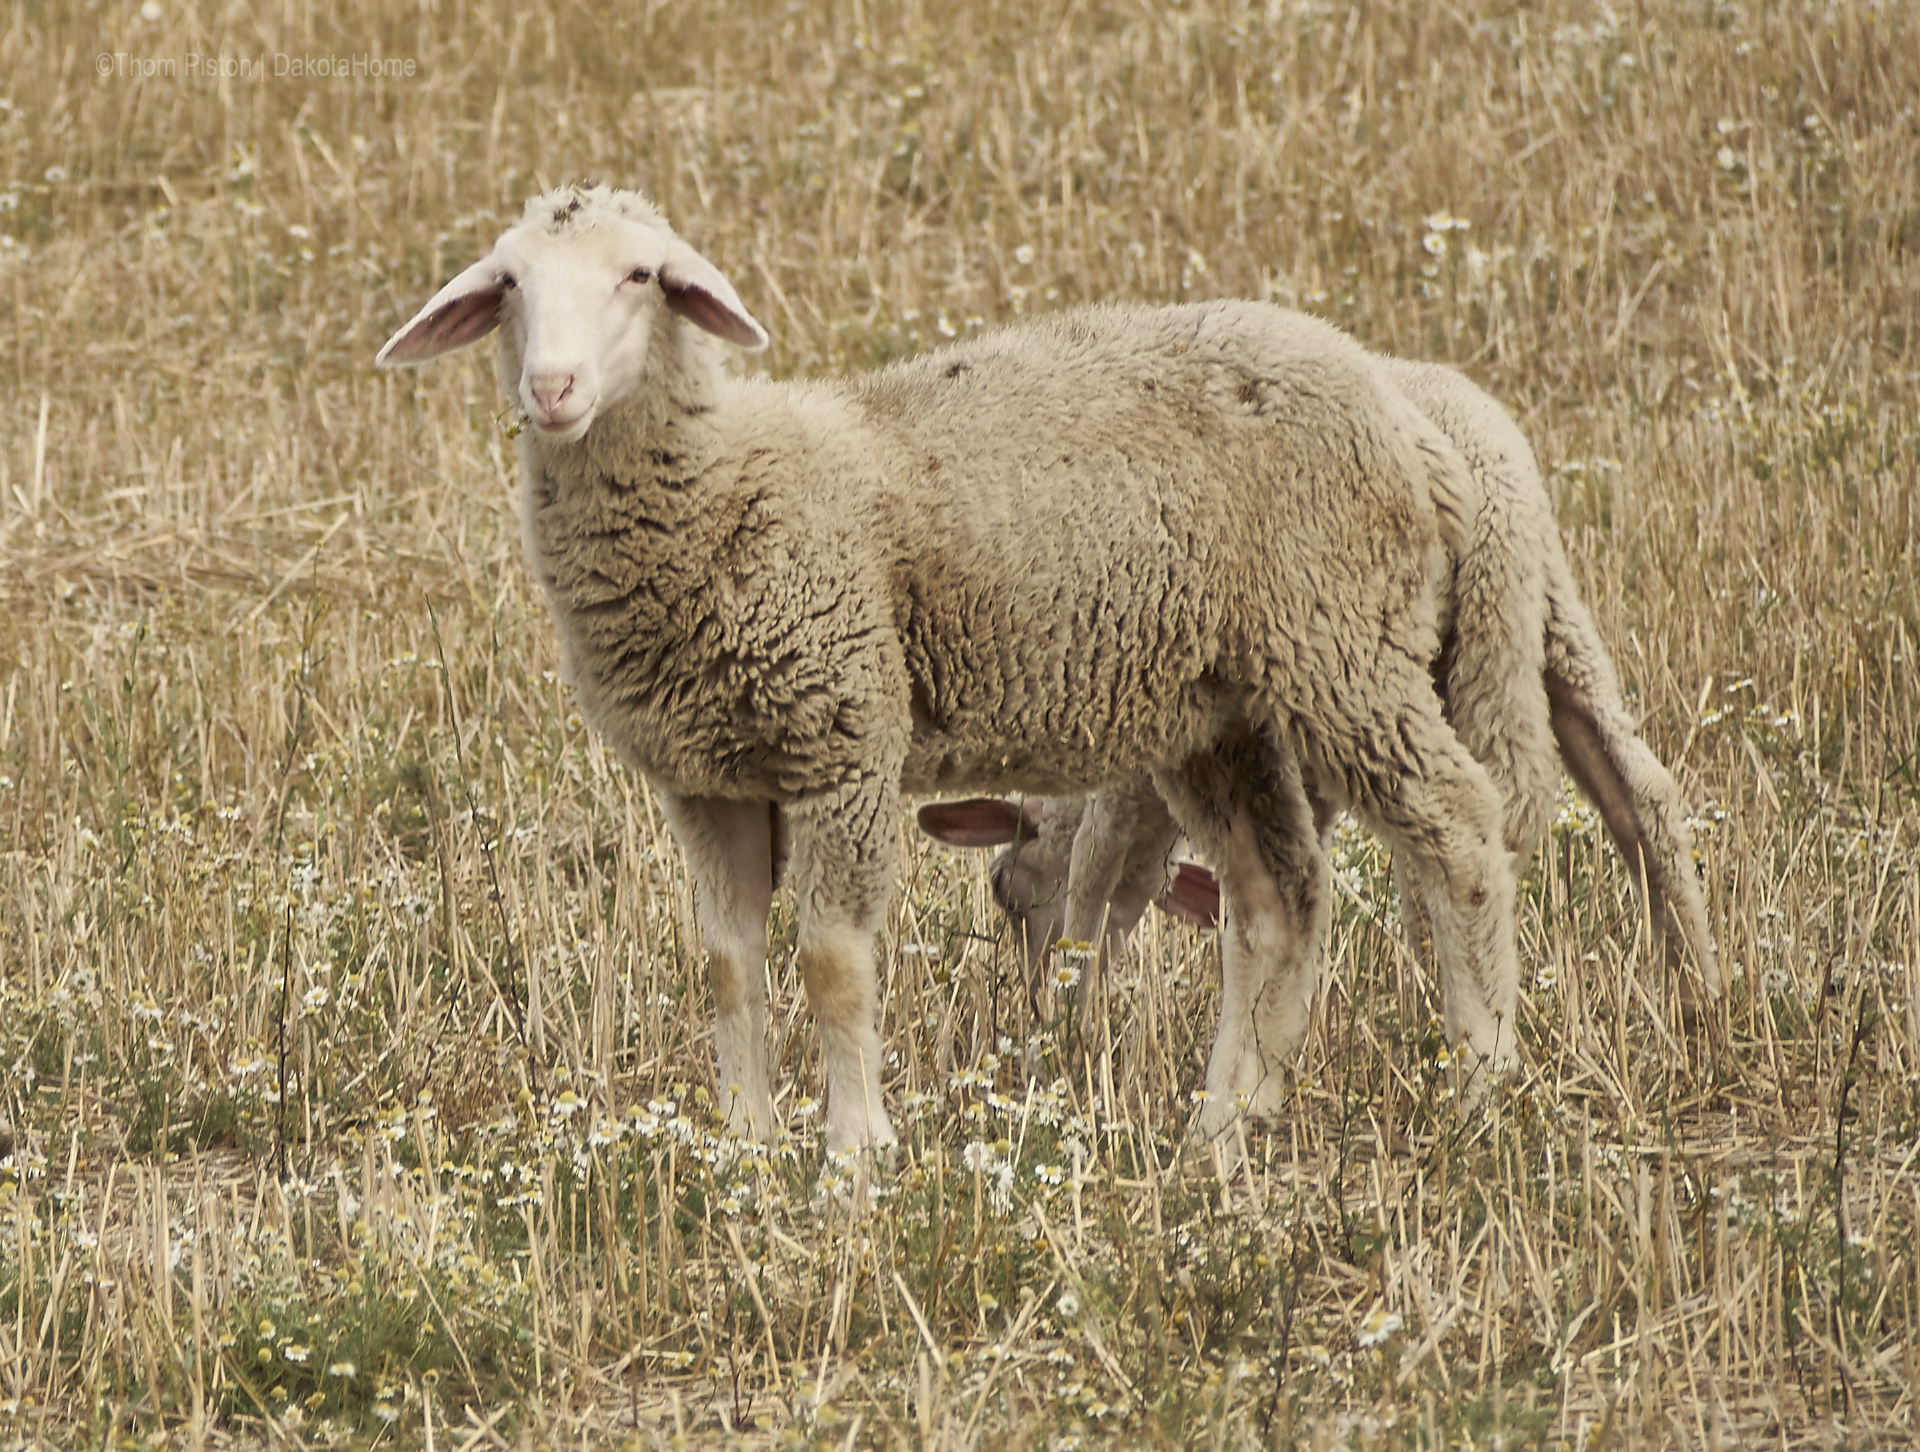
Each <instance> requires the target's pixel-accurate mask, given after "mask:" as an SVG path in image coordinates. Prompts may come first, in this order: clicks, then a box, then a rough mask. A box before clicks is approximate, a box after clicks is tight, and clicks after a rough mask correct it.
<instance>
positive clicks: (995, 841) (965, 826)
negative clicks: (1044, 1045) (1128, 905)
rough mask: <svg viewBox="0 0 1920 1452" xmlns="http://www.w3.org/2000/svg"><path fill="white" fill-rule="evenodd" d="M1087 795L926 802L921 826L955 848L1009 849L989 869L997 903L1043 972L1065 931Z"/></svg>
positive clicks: (1034, 966) (1031, 965)
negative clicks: (1071, 866)
mask: <svg viewBox="0 0 1920 1452" xmlns="http://www.w3.org/2000/svg"><path fill="white" fill-rule="evenodd" d="M1085 807H1086V799H1085V798H1084V797H1055V798H1047V797H1033V798H1029V799H1028V800H1027V801H1026V802H1024V803H1015V802H1010V801H1005V800H1002V799H1000V798H997V797H974V798H971V799H969V800H967V801H960V802H929V803H928V804H927V805H926V806H924V807H922V808H921V809H920V814H919V820H920V828H921V830H922V831H924V832H925V833H926V834H927V835H928V836H929V837H932V838H934V839H935V840H936V841H940V842H945V843H948V844H949V845H951V846H955V847H1004V848H1005V850H1004V851H1002V852H1001V853H1000V854H999V855H998V856H997V857H995V858H994V859H993V861H992V862H991V863H990V864H989V865H988V867H987V883H988V885H989V887H990V888H991V889H992V891H993V900H994V902H995V903H997V904H998V905H999V907H1000V910H1001V911H1002V912H1004V913H1005V914H1006V915H1007V920H1008V922H1009V923H1010V924H1011V925H1012V927H1013V936H1014V939H1015V941H1016V942H1018V943H1019V944H1020V946H1021V948H1022V950H1023V951H1024V953H1025V955H1026V960H1027V966H1028V968H1029V969H1032V970H1038V968H1039V966H1040V965H1041V963H1042V962H1044V961H1045V959H1046V956H1047V952H1048V950H1049V949H1050V948H1052V946H1053V945H1054V944H1055V943H1056V942H1058V941H1059V939H1060V937H1061V935H1062V934H1063V933H1064V932H1065V931H1066V926H1067V867H1068V863H1069V860H1070V858H1071V857H1072V855H1073V835H1074V833H1075V832H1076V831H1077V830H1078V829H1079V826H1080V817H1081V814H1082V812H1083V811H1084V810H1085Z"/></svg>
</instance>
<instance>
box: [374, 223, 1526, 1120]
mask: <svg viewBox="0 0 1920 1452" xmlns="http://www.w3.org/2000/svg"><path fill="white" fill-rule="evenodd" d="M496 328H497V329H498V330H499V332H500V339H501V343H500V376H501V382H502V386H503V388H504V390H505V392H506V394H507V396H508V397H509V399H510V400H512V402H513V403H514V404H515V405H517V406H518V407H520V408H522V409H524V410H525V412H526V414H527V416H528V419H529V420H530V426H529V427H528V428H526V429H525V430H524V431H523V432H522V433H521V434H520V438H519V450H520V464H521V479H522V512H523V523H524V528H525V536H526V549H527V556H528V561H529V564H530V566H531V569H532V572H533V574H534V575H535V577H536V578H537V579H538V581H539V582H540V584H541V586H542V588H543V589H544V590H545V592H546V594H547V596H548V599H549V602H550V604H551V606H552V609H553V612H554V616H555V620H556V622H557V625H558V628H559V636H560V641H561V649H562V656H563V662H564V665H565V667H566V669H567V672H568V674H569V676H570V678H571V679H572V681H573V682H574V684H575V687H576V689H577V690H578V692H579V697H580V703H581V711H582V714H583V715H584V716H585V717H586V718H587V719H588V720H589V721H590V722H591V723H592V724H593V725H594V726H595V727H596V728H597V729H598V730H599V731H600V732H602V733H603V734H604V735H605V736H606V737H607V738H608V740H609V741H610V742H611V743H612V744H613V745H614V747H615V748H616V749H617V750H618V751H619V752H620V754H621V755H622V756H623V757H624V759H625V760H627V761H628V762H629V763H631V764H632V765H633V766H635V767H636V768H637V769H638V770H640V771H641V772H643V773H644V774H645V776H646V777H647V778H648V780H649V781H650V782H651V784H652V785H653V787H654V789H655V792H656V794H657V796H658V799H659V800H660V802H661V804H662V808H663V810H664V812H665V814H666V816H667V819H668V822H669V824H670V825H671V827H672V829H673V831H674V835H675V837H676V839H677V840H678V842H679V844H680V847H681V850H682V852H683V854H684V855H685V857H686V860H687V864H688V867H689V870H690V871H691V873H692V875H693V878H694V881H695V885H696V890H697V895H698V900H699V904H700V913H701V921H702V927H703V930H704V936H705V939H706V946H707V950H708V957H709V971H710V973H711V976H712V981H713V989H714V997H715V1000H716V1006H717V1009H718V1015H719V1020H718V1026H717V1032H716V1035H715V1039H716V1052H717V1057H718V1061H719V1071H720V1086H721V1090H722V1095H723V1099H724V1102H725V1103H726V1105H727V1120H728V1124H729V1127H730V1128H731V1129H732V1130H734V1131H736V1132H738V1133H740V1134H742V1135H747V1136H755V1137H758V1136H764V1135H766V1134H768V1133H769V1132H770V1131H771V1129H772V1127H773V1125H774V1119H773V1100H772V1094H771V1091H770V1086H769V1076H768V1068H767V1054H766V1042H765V1035H766V1005H765V958H766V914H767V908H768V904H769V900H770V896H771V893H772V891H773V887H774V883H775V875H776V870H777V866H778V858H779V856H780V853H779V852H778V851H777V850H776V849H777V845H778V843H779V842H780V841H782V840H784V841H785V842H787V843H790V852H789V853H788V854H787V855H788V857H789V858H790V870H789V871H788V874H787V875H788V877H789V878H790V879H791V883H792V887H793V891H794V893H795V896H796V899H797V902H798V908H799V933H798V947H797V958H798V962H799V967H800V971H801V976H802V979H803V981H804V982H805V984H806V988H807V993H808V997H809V999H810V1001H811V1003H812V1006H813V1010H814V1014H815V1017H816V1019H817V1021H818V1023H819V1026H820V1038H821V1051H822V1058H823V1061H824V1068H825V1076H826V1080H827V1093H828V1107H827V1119H826V1139H827V1145H828V1147H829V1149H831V1150H835V1151H843V1150H852V1149H857V1148H861V1147H864V1146H883V1145H886V1144H889V1143H891V1142H892V1140H893V1137H894V1135H893V1129H892V1126H891V1124H890V1123H889V1121H888V1118H887V1114H886V1110H885V1108H884V1107H883V1104H882V1101H881V1095H880V1075H881V1071H882V1067H883V1066H882V1060H881V1050H880V1039H879V1036H878V1033H877V1031H876V1026H875V1013H876V1007H877V1005H876V1001H875V1000H876V987H875V976H874V966H873V948H874V938H875V936H876V933H877V932H878V929H879V927H880V925H881V923H882V920H883V917H884V912H885V908H886V904H887V900H888V897H889V894H890V893H891V890H892V882H893V869H894V854H895V840H896V831H895V824H896V821H897V817H898V810H899V801H900V795H901V792H902V789H903V787H904V788H905V789H906V790H910V791H915V792H921V793H933V792H941V791H952V790H954V789H961V790H981V789H991V790H1001V791H1005V790H1015V791H1024V792H1032V793H1065V792H1074V791H1085V790H1091V789H1097V788H1099V787H1102V786H1105V785H1107V784H1109V783H1112V782H1116V781H1122V780H1125V779H1128V778H1130V777H1134V776H1137V775H1139V774H1141V773H1143V772H1144V773H1147V774H1149V775H1150V776H1151V778H1152V781H1153V784H1154V787H1155V789H1156V790H1157V792H1158V793H1159V795H1160V796H1161V798H1162V799H1163V800H1165V801H1166V802H1167V804H1168V806H1169V807H1170V809H1171V811H1172V812H1173V815H1174V817H1175V818H1176V819H1177V821H1178V822H1179V824H1180V826H1181V828H1182V829H1184V830H1185V831H1186V833H1187V834H1188V835H1189V836H1190V837H1191V838H1193V840H1194V841H1195V842H1196V844H1197V845H1198V846H1199V847H1200V848H1201V850H1202V851H1203V852H1204V853H1205V854H1206V855H1207V857H1208V858H1209V860H1210V861H1211V862H1212V863H1213V865H1214V867H1215V869H1216V871H1217V872H1218V874H1219V877H1220V881H1221V886H1222V891H1223V895H1224V898H1225V902H1226V904H1227V910H1226V914H1225V924H1226V932H1225V934H1224V941H1225V947H1224V954H1223V959H1224V981H1225V989H1224V992H1223V994H1222V1004H1221V1021H1220V1027H1219V1031H1218V1033H1217V1035H1216V1038H1215V1043H1214V1048H1213V1051H1212V1055H1211V1058H1210V1060H1209V1064H1208V1069H1207V1081H1206V1083H1207V1089H1208V1091H1209V1097H1208V1100H1207V1103H1206V1104H1205V1106H1204V1108H1203V1109H1202V1111H1201V1113H1200V1115H1199V1117H1198V1120H1197V1124H1196V1128H1197V1129H1198V1130H1199V1131H1200V1132H1201V1133H1203V1134H1215V1133H1218V1132H1219V1131H1221V1130H1223V1129H1224V1128H1225V1127H1226V1126H1227V1125H1229V1124H1230V1123H1231V1122H1232V1120H1233V1118H1234V1116H1235V1113H1236V1104H1237V1103H1244V1104H1245V1105H1246V1106H1247V1108H1248V1109H1249V1110H1250V1111H1251V1112H1252V1113H1254V1114H1271V1113H1274V1112H1276V1111H1277V1110H1278V1109H1279V1108H1280V1107H1281V1105H1282V1103H1283V1100H1282V1088H1281V1076H1280V1073H1279V1069H1280V1067H1281V1065H1282V1063H1283V1062H1284V1061H1285V1060H1286V1058H1287V1056H1288V1055H1289V1054H1290V1053H1291V1052H1292V1051H1293V1049H1294V1048H1295V1047H1296V1046H1297V1045H1298V1043H1299V1042H1300V1039H1301V1038H1302V1036H1303V1035H1304V1033H1305V1030H1306V1026H1307V1015H1308V1009H1309V1005H1310V1002H1311V998H1312V994H1313V990H1314V980H1315V973H1316V950H1317V943H1318V941H1319V938H1320V936H1321V934H1322V932H1323V930H1324V925H1325V919H1326V915H1327V892H1328V888H1327V869H1326V862H1325V855H1324V853H1323V852H1322V850H1321V846H1320V841H1319V836H1318V833H1317V831H1316V829H1315V824H1314V819H1313V812H1312V809H1311V807H1310V806H1309V803H1308V800H1307V796H1306V791H1305V788H1304V787H1303V785H1302V778H1303V773H1304V774H1305V775H1306V776H1307V777H1308V778H1310V779H1311V780H1313V781H1314V782H1316V783H1321V784H1326V783H1337V784H1338V786H1339V789H1340V791H1341V793H1342V794H1343V795H1344V796H1346V797H1348V798H1350V799H1351V800H1352V801H1354V802H1355V804H1356V805H1358V806H1359V807H1361V808H1362V809H1363V810H1364V811H1365V812H1366V814H1367V816H1368V818H1369V820H1371V821H1373V822H1375V823H1377V824H1378V825H1380V826H1381V827H1382V828H1383V829H1384V830H1385V831H1386V833H1387V835H1388V837H1389V839H1390V840H1391V842H1392V843H1393V845H1394V847H1395V848H1396V850H1397V851H1398V852H1399V853H1400V857H1401V860H1402V862H1403V863H1405V867H1406V871H1407V873H1408V874H1409V876H1410V878H1411V879H1412V880H1414V881H1416V882H1417V883H1418V884H1419V889H1420V892H1421V894H1422V897H1423V900H1424V901H1425V902H1426V904H1427V906H1428V910H1429V913H1430V915H1431V919H1432V931H1433V939H1434V945H1435V956H1436V960H1437V961H1438V962H1439V964H1440V965H1441V976H1442V979H1443V984H1444V990H1445V993H1446V996H1447V1003H1448V1021H1449V1024H1450V1025H1451V1027H1452V1028H1453V1030H1454V1035H1455V1039H1456V1042H1457V1044H1458V1046H1459V1048H1460V1051H1461V1053H1462V1054H1463V1056H1464V1057H1465V1058H1466V1059H1468V1060H1469V1061H1471V1062H1473V1063H1476V1064H1478V1065H1480V1066H1483V1067H1485V1068H1487V1069H1490V1070H1493V1071H1499V1070H1502V1069H1505V1068H1507V1067H1508V1066H1510V1065H1511V1064H1512V1062H1513V1060H1514V1032H1513V1017H1514V1009H1515V1005H1516V1003H1517V992H1518V971H1519V965H1518V958H1517V953H1516V946H1515V940H1514V915H1513V898H1514V871H1513V859H1512V854H1511V852H1509V851H1508V850H1507V848H1506V846H1505V844H1504V842H1503V840H1502V822H1501V798H1500V796H1499V794H1498V792H1497V791H1496V789H1495V787H1494V785H1493V782H1492V781H1491V780H1490V779H1489V776H1488V773H1487V771H1486V769H1485V768H1483V767H1482V766H1481V765H1480V763H1479V762H1478V761H1476V760H1475V759H1474V756H1473V755H1472V753H1471V752H1470V751H1468V750H1467V748H1466V747H1465V746H1463V745H1462V744H1461V742H1460V740H1459V739H1458V738H1457V737H1456V735H1455V734H1454V732H1453V730H1452V729H1451V728H1450V727H1449V726H1448V724H1447V722H1446V720H1445V718H1444V716H1443V715H1442V712H1441V709H1440V705H1439V701H1438V698H1437V697H1436V696H1435V694H1434V691H1433V687H1432V682H1431V679H1430V677H1429V674H1428V668H1429V665H1430V663H1431V662H1432V661H1433V660H1434V659H1435V657H1436V655H1437V653H1438V651H1439V648H1440V641H1441V637H1442V627H1443V624H1444V622H1443V618H1442V613H1441V602H1442V598H1443V596H1444V595H1445V594H1446V593H1447V592H1446V590H1445V588H1444V587H1445V582H1446V577H1447V575H1448V572H1449V569H1450V565H1449V561H1450V560H1451V559H1452V558H1454V557H1456V556H1457V555H1459V553H1460V552H1461V550H1462V549H1463V548H1464V547H1465V545H1466V543H1467V536H1468V531H1469V530H1470V528H1471V522H1472V520H1473V519H1474V518H1475V516H1476V515H1477V513H1478V510H1479V502H1478V499H1477V486H1476V484H1475V481H1474V478H1473V476H1472V474H1471V472H1470V471H1469V470H1468V469H1467V467H1466V466H1465V464H1464V462H1463V461H1462V459H1461V457H1460V455H1459V452H1458V451H1457V450H1456V449H1455V447H1454V446H1453V444H1452V443H1451V442H1449V440H1448V439H1447V438H1446V436H1445V435H1444V434H1443V433H1441V432H1440V431H1439V430H1438V429H1436V428H1435V427H1434V426H1433V424H1432V423H1431V422H1430V421H1429V420H1428V419H1427V418H1426V417H1425V416H1424V415H1423V414H1422V413H1421V412H1420V411H1419V410H1418V409H1417V408H1415V407H1414V406H1413V405H1411V404H1410V403H1408V402H1407V401H1406V400H1405V399H1404V398H1402V397H1401V396H1400V395H1399V394H1397V393H1396V392H1394V391H1393V390H1392V389H1390V388H1388V387H1386V386H1384V385H1383V383H1382V381H1381V377H1380V374H1379V370H1378V369H1377V368H1376V367H1375V366H1374V364H1373V361H1372V359H1371V358H1370V357H1369V355H1367V354H1366V353H1365V352H1364V351H1363V350H1361V349H1360V348H1359V347H1358V346H1357V345H1356V344H1355V343H1353V342H1352V341H1351V340H1350V339H1348V338H1346V337H1345V336H1344V335H1342V334H1341V333H1339V332H1338V331H1337V330H1335V329H1333V328H1331V327H1329V326H1328V325H1326V324H1324V323H1321V322H1318V321H1315V320H1313V319H1310V318H1306V317H1303V316H1300V315H1298V314H1294V313H1289V312H1285V311H1283V310H1281V309H1279V308H1275V307H1270V306H1266V305H1262V304H1256V303H1247V302H1231V301H1227V302H1215V303H1208V304H1195V305H1189V306H1180V307H1159V308H1151V307H1131V308H1127V307H1100V308H1091V309H1086V310H1082V311H1074V312H1069V313H1063V314H1057V315H1052V316H1049V317H1045V318H1042V319H1038V320H1036V321H1034V322H1032V323H1029V324H1026V325H1024V326H1020V327H1015V328H1009V329H1005V330H1002V331H997V332H991V333H988V334H986V335H984V336H981V337H978V338H975V339H971V340H968V341H966V342H962V343H959V344H956V345H954V346H952V347H949V348H946V349H943V350H941V351H939V352H936V353H933V354H930V355H927V356H924V357H921V358H918V359H915V360H913V361H910V362H907V363H904V364H900V365H897V366H894V367H890V368H887V369H885V370H882V371H880V372H877V373H873V374H870V375H866V376H863V377H858V378H851V379H843V380H833V381H821V382H803V383H776V382H772V381H769V380H766V379H764V378H752V377H749V378H738V377H734V376H731V375H730V374H729V373H728V372H727V371H726V370H725V368H724V366H723V363H724V356H725V355H724V351H723V349H722V348H721V346H720V340H724V341H726V342H730V343H733V344H735V345H737V346H740V347H743V348H748V349H752V348H757V347H760V346H762V345H763V344H764V342H765V336H766V335H765V333H764V332H763V331H762V329H761V328H760V325H759V324H758V323H757V322H755V321H754V319H753V318H752V316H751V315H750V314H749V313H748V312H747V310H746V308H745V307H744V306H743V305H742V303H741V302H740V299H739V297H738V296H737V294H736V293H735V291H734V289H733V287H732V285H731V284H730V283H728V281H727V280H726V278H725V277H724V276H722V275H721V273H720V272H719V270H718V269H717V268H715V267H714V266H713V264H712V263H710V262H708V261H707V260H706V259H705V258H703V257H701V256H700V255H699V254H698V253H697V252H695V251H694V250H693V249H692V248H691V247H690V246H688V245H687V243H685V242H684V241H682V240H681V239H680V238H679V237H678V236H676V235H675V233H674V232H673V230H672V229H671V228H670V227H669V226H668V225H667V223H666V221H665V220H664V219H663V218H662V216H661V215H660V213H659V212H658V211H657V210H656V209H655V208H654V206H653V205H652V203H650V202H649V201H647V200H646V199H645V198H643V197H641V196H639V195H637V194H634V193H630V192H616V191H609V190H607V189H605V188H593V189H585V188H579V187H573V188H563V189H561V190H559V191H556V192H553V193H550V194H548V195H546V196H543V197H538V198H535V199H534V200H533V201H531V202H529V203H528V205H527V209H526V212H525V214H524V216H523V217H522V219H521V221H520V222H519V223H518V224H516V225H515V226H514V227H512V228H510V229H509V230H508V231H507V232H506V233H505V234H504V235H503V236H502V237H501V238H500V239H499V241H498V242H497V243H496V244H495V246H494V249H493V251H492V252H491V253H490V254H489V255H488V256H487V257H485V258H483V259H482V260H481V261H479V262H477V263H475V264H474V265H473V266H471V267H469V268H468V269H467V270H466V271H465V272H462V273H461V274H460V275H459V276H457V277H456V278H454V279H453V280H452V281H451V282H449V283H448V284H447V285H446V287H444V288H442V289H441V291H440V292H439V293H438V294H436V295H435V297H434V298H433V299H432V300H431V301H430V302H428V304H427V305H426V306H425V307H424V308H423V309H422V310H421V311H420V313H419V314H418V315H417V316H416V317H415V318H414V319H413V320H412V321H411V322H409V323H408V324H406V326H405V327H403V328H401V329H400V331H399V332H398V333H396V334H395V335H394V336H393V338H392V339H390V340H389V341H388V343H387V344H386V346H385V347H384V348H382V349H381V351H380V354H379V358H378V362H379V363H381V364H382V365H385V366H394V365H398V364H410V363H421V362H424V361H426V360H428V359H430V358H433V357H436V356H438V355H440V354H442V353H444V352H447V351H448V350H450V349H453V348H457V347H460V346H462V345H464V344H468V343H471V342H473V341H475V340H476V339H478V338H480V337H482V336H484V335H485V334H486V333H488V332H491V331H493V330H495V329H496ZM783 824H784V825H783Z"/></svg>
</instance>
